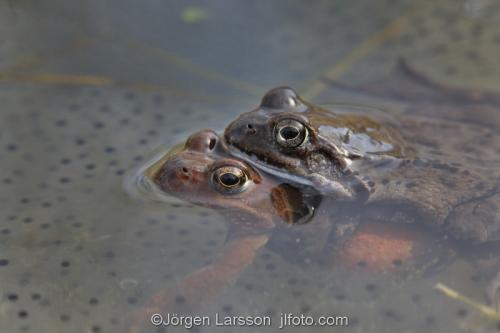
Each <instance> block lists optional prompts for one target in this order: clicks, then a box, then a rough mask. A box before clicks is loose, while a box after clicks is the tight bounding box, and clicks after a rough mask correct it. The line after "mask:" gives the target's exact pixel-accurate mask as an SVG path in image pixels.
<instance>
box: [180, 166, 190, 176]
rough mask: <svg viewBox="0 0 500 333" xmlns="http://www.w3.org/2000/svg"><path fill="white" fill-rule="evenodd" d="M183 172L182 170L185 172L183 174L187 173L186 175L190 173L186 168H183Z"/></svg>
mask: <svg viewBox="0 0 500 333" xmlns="http://www.w3.org/2000/svg"><path fill="white" fill-rule="evenodd" d="M181 170H182V172H183V173H185V174H187V173H188V172H189V171H188V169H187V168H186V167H182V169H181Z"/></svg>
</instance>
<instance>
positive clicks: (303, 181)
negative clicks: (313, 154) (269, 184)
mask: <svg viewBox="0 0 500 333" xmlns="http://www.w3.org/2000/svg"><path fill="white" fill-rule="evenodd" d="M227 149H228V150H229V151H230V153H231V154H232V155H234V156H236V157H237V158H240V159H244V160H246V161H248V163H250V164H251V165H252V166H254V167H256V168H258V169H260V170H261V171H263V172H265V173H267V174H269V175H271V176H274V177H277V178H283V179H285V180H288V181H291V182H293V183H296V184H300V185H306V186H311V187H312V188H315V189H317V190H319V191H320V192H322V191H321V189H319V188H318V186H317V184H316V183H314V182H313V181H312V180H310V179H308V178H307V177H306V176H297V175H294V174H292V173H290V172H287V171H282V170H280V169H279V168H277V167H275V166H269V165H268V164H266V163H265V162H263V161H262V160H260V159H259V158H257V157H256V156H255V155H253V154H247V153H245V152H243V151H241V150H239V149H237V148H234V147H230V146H229V147H227ZM335 188H337V189H338V190H336V191H335V192H336V193H339V199H347V200H354V199H356V195H349V194H348V193H352V188H351V187H349V186H346V185H345V184H343V183H342V182H336V186H335Z"/></svg>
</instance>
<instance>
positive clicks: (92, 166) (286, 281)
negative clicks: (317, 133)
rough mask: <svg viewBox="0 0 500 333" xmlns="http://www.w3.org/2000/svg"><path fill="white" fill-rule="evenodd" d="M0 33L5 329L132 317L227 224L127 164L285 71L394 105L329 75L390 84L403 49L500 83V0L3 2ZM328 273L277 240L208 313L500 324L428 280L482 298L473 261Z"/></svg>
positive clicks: (468, 81)
mask: <svg viewBox="0 0 500 333" xmlns="http://www.w3.org/2000/svg"><path fill="white" fill-rule="evenodd" d="M0 41H1V42H0V170H1V175H0V181H1V183H0V332H7V333H8V332H94V333H97V332H122V331H123V330H122V328H121V325H122V324H123V320H124V318H125V317H126V316H127V314H128V313H129V312H130V311H132V310H133V309H137V308H140V307H142V306H144V304H145V303H146V302H147V301H148V299H149V297H151V295H152V294H154V293H155V291H157V290H159V289H162V288H165V287H168V286H172V285H175V283H176V282H178V281H179V280H180V279H181V278H182V277H183V276H184V275H185V274H187V273H189V272H191V271H193V270H194V269H196V268H199V267H201V266H203V265H204V264H206V263H208V262H210V261H211V260H213V258H214V257H215V256H216V255H217V253H218V251H219V250H220V248H221V246H222V244H223V242H224V238H225V233H226V226H225V225H224V223H223V221H221V218H220V217H219V216H218V215H216V214H215V213H213V212H212V211H209V210H205V209H202V208H197V207H192V206H190V205H187V204H157V203H149V202H140V201H138V200H135V199H131V198H129V196H128V195H127V194H126V193H125V192H124V190H123V186H122V184H123V181H124V177H125V174H126V172H127V171H128V170H130V169H131V168H133V167H134V166H137V165H140V164H141V163H144V162H145V161H146V160H147V159H148V157H149V156H150V155H151V152H152V151H154V150H155V149H158V147H169V146H170V145H172V144H173V143H175V142H178V141H179V140H182V139H184V138H185V137H186V136H187V135H188V134H190V133H192V132H194V131H195V130H198V129H201V128H207V127H208V128H213V129H216V130H221V129H223V128H224V126H225V125H226V124H227V123H228V122H229V121H230V120H232V119H234V118H235V117H236V116H237V115H238V114H239V113H241V112H245V111H248V110H250V109H252V108H254V107H255V106H256V105H258V103H259V101H260V98H261V97H262V95H263V94H264V93H265V92H266V91H267V90H269V89H270V88H272V87H274V86H277V85H289V86H291V87H293V88H295V89H296V90H297V91H298V92H299V94H301V96H302V97H304V98H306V99H308V100H311V101H313V102H316V103H318V104H329V103H334V102H335V103H338V102H360V101H362V102H363V103H370V104H372V105H376V106H379V105H382V106H386V103H385V102H384V101H383V100H381V99H374V98H370V97H366V96H365V97H360V96H356V95H354V94H352V93H349V92H348V91H339V90H336V89H334V88H332V87H331V86H329V85H328V84H327V83H325V82H326V81H325V78H326V79H331V80H335V81H339V82H345V83H349V84H356V83H361V82H367V81H370V80H376V79H380V78H382V77H384V75H387V74H388V73H391V71H392V70H394V68H395V65H396V62H397V59H398V58H400V57H403V58H405V59H406V61H407V62H408V63H410V64H411V65H412V66H413V67H415V68H416V69H418V70H419V71H421V72H422V73H426V74H427V75H429V76H430V77H432V78H434V79H439V80H440V81H442V82H447V83H449V84H453V85H457V86H462V87H469V88H474V89H481V90H488V91H494V92H495V91H496V92H499V93H500V2H498V1H494V0H450V1H447V0H443V1H428V0H423V1H404V0H401V1H394V0H377V1H369V0H358V1H340V0H339V1H316V0H315V1H308V2H304V1H288V0H287V1H284V0H283V1H252V2H249V1H223V0H215V1H210V2H208V1H204V2H197V1H180V0H179V1H174V0H171V1H170V0H169V1H165V0H144V1H130V0H120V1H118V0H117V1H92V0H89V1H65V0H53V1H32V0H17V1H14V0H10V1H7V0H3V1H0ZM332 274H333V273H332ZM332 274H330V273H325V272H323V271H322V272H318V271H316V270H314V269H308V268H304V267H297V266H294V265H293V264H291V263H288V262H286V261H283V260H282V258H281V257H280V256H279V255H276V254H274V253H272V252H271V251H267V250H265V251H263V252H262V253H261V254H260V255H259V257H258V258H257V260H256V263H255V264H254V265H252V266H251V267H250V268H249V269H248V271H247V272H245V274H244V276H242V277H241V279H240V280H238V282H237V283H236V285H235V287H234V288H232V289H231V290H229V291H228V292H226V293H225V294H224V295H223V296H221V298H220V299H218V300H217V301H215V302H214V303H212V304H211V305H210V309H211V310H213V311H219V312H221V313H233V314H238V315H245V314H254V315H255V314H259V313H270V314H275V313H279V312H281V311H287V312H294V311H295V312H299V313H302V312H306V313H313V314H330V313H332V312H334V313H338V314H345V313H347V314H349V315H350V317H351V325H350V326H349V328H338V331H339V332H340V331H342V332H382V331H399V332H417V331H421V330H422V328H421V327H424V326H425V330H426V331H429V332H451V331H454V332H492V331H497V330H500V326H498V324H497V323H495V322H493V321H488V320H484V318H481V317H479V316H478V314H477V313H475V312H474V311H473V310H471V309H469V308H467V307H465V306H464V305H462V304H460V303H456V302H453V301H451V300H449V299H447V298H445V297H443V296H442V295H439V294H437V293H436V292H435V291H434V290H433V285H434V284H435V283H436V281H445V282H447V283H449V284H451V285H453V286H454V287H455V288H457V289H459V290H462V291H465V293H467V294H469V295H473V296H477V295H482V290H483V288H484V283H485V281H482V280H481V278H480V277H478V276H477V275H476V273H475V271H474V269H473V268H472V267H470V265H468V264H467V263H465V262H462V261H460V260H459V261H457V262H455V263H454V264H453V265H450V267H448V268H447V269H446V270H445V271H443V272H442V273H440V274H439V275H438V276H433V277H430V278H427V279H421V280H417V281H415V280H410V281H394V280H391V279H384V278H379V277H372V276H360V275H359V274H355V275H354V276H353V274H352V273H349V272H343V271H341V272H336V273H335V274H334V275H332ZM146 329H149V330H150V331H153V332H154V331H156V330H155V329H154V328H153V327H149V328H146ZM247 330H248V331H249V332H255V330H253V329H247ZM273 330H277V327H274V328H262V331H266V332H267V331H273ZM198 331H203V332H205V331H207V332H208V331H217V332H221V331H223V330H221V329H218V328H213V327H212V328H203V329H201V330H198ZM227 331H228V332H230V331H232V330H231V329H230V328H229V329H228V330H227ZM297 331H300V328H299V329H298V330H297ZM315 331H318V332H319V331H321V332H322V331H324V332H326V331H329V332H331V331H332V328H319V327H318V328H315Z"/></svg>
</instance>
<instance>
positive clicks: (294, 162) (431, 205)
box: [224, 87, 500, 242]
mask: <svg viewBox="0 0 500 333" xmlns="http://www.w3.org/2000/svg"><path fill="white" fill-rule="evenodd" d="M430 107H432V106H430ZM427 113H429V112H427ZM444 118H446V117H443V116H442V117H440V118H438V117H436V118H429V117H421V116H418V115H411V114H393V115H392V114H387V113H384V112H382V111H377V110H372V109H363V108H352V107H345V106H336V107H334V108H333V109H332V110H326V109H324V108H320V107H317V106H314V105H312V104H310V103H308V102H305V101H303V100H302V99H301V98H300V97H299V96H298V95H297V94H296V93H295V92H294V91H293V90H292V89H290V88H287V87H280V88H275V89H272V90H271V91H269V92H268V93H267V94H266V95H265V96H264V98H263V99H262V102H261V104H260V106H259V107H258V108H257V109H255V110H253V111H250V112H247V113H244V114H242V115H240V116H239V117H238V118H237V119H236V120H235V121H233V122H232V123H230V124H229V126H227V128H226V130H225V134H224V138H225V140H226V142H227V144H228V146H229V147H230V149H231V151H232V152H234V154H235V155H237V156H240V157H241V156H244V157H245V158H246V159H248V160H249V161H250V162H252V163H254V164H255V165H257V166H258V167H259V168H262V169H264V170H267V171H269V172H271V173H274V174H276V175H278V176H280V177H283V178H293V179H294V180H295V181H297V182H302V183H305V184H312V185H314V186H315V187H316V188H318V189H319V190H320V191H321V192H323V193H325V194H327V195H328V196H333V197H336V198H337V199H342V198H344V199H349V201H353V200H355V201H354V202H355V203H356V202H357V203H360V202H364V206H363V208H361V207H360V206H359V205H353V206H351V208H353V209H351V211H355V212H356V213H357V214H369V215H370V217H377V218H382V219H384V220H391V221H400V222H411V221H415V220H419V221H423V222H424V223H427V224H430V225H432V226H434V227H437V228H438V229H440V230H441V231H444V232H445V233H447V234H451V236H453V237H455V238H458V239H467V240H472V241H474V242H484V241H488V240H493V239H498V237H499V236H500V231H499V230H500V213H499V212H500V200H499V198H498V194H497V193H498V191H497V189H498V183H499V180H500V168H499V167H498V166H499V164H500V163H499V161H500V158H499V156H498V152H499V151H500V140H499V136H498V133H497V131H496V130H495V129H493V128H490V127H485V126H480V125H478V124H473V123H464V122H459V121H455V120H453V119H449V120H448V119H444ZM450 118H451V117H450ZM339 201H341V200H339ZM476 206H480V207H483V208H488V209H487V210H484V211H479V210H477V209H476V208H475V207H476ZM480 215H481V216H480Z"/></svg>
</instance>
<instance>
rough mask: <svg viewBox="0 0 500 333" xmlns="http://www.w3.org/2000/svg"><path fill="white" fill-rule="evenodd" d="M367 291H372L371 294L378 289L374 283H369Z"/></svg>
mask: <svg viewBox="0 0 500 333" xmlns="http://www.w3.org/2000/svg"><path fill="white" fill-rule="evenodd" d="M365 289H366V290H367V291H370V292H373V291H375V290H376V289H377V286H376V285H375V284H374V283H368V284H367V285H366V286H365Z"/></svg>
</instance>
